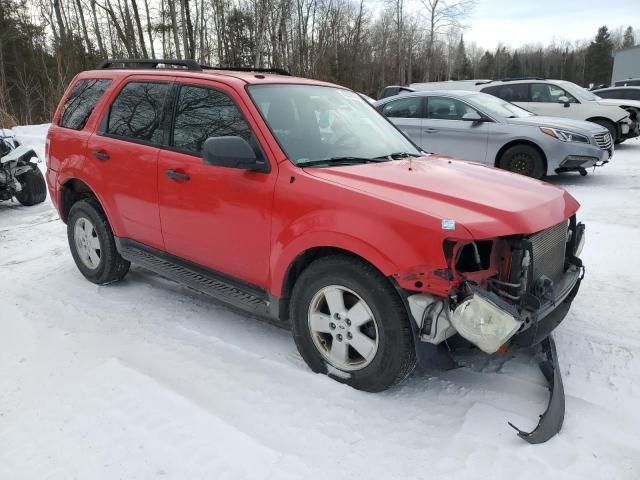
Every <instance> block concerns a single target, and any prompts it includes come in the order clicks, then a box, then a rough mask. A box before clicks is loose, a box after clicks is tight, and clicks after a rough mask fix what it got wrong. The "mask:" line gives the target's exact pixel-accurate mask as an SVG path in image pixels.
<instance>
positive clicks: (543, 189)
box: [305, 155, 579, 239]
mask: <svg viewBox="0 0 640 480" xmlns="http://www.w3.org/2000/svg"><path fill="white" fill-rule="evenodd" d="M305 171H306V172H307V173H309V174H310V175H313V176H315V177H317V178H321V179H323V180H326V181H329V182H332V183H335V184H339V185H341V186H343V187H347V188H350V189H353V190H359V191H361V192H363V193H365V194H368V195H371V196H375V197H378V198H383V199H385V200H387V201H389V202H393V203H395V204H398V205H403V206H405V207H407V208H411V209H414V210H416V211H420V212H423V213H425V214H427V215H430V216H432V217H435V218H438V219H439V220H444V219H451V220H454V221H455V222H457V223H459V224H461V225H463V226H464V227H465V228H466V229H467V230H468V231H469V233H470V234H471V235H472V236H473V237H474V238H476V239H482V238H493V237H499V236H506V235H515V234H530V233H534V232H538V231H540V230H543V229H545V228H548V227H550V226H553V225H557V224H558V223H560V222H562V221H563V220H566V219H567V218H569V217H570V216H571V215H573V214H574V213H575V212H576V210H577V209H578V207H579V204H578V202H577V201H576V200H575V199H574V198H573V197H572V196H571V195H569V194H568V193H567V192H566V191H565V190H564V189H562V188H559V187H556V186H553V185H550V184H548V183H544V182H540V181H538V180H533V179H530V178H528V177H524V176H522V175H518V174H515V173H510V172H506V171H503V170H498V169H495V168H492V167H488V166H485V165H481V164H478V163H473V162H466V161H462V160H454V159H449V158H448V157H441V156H434V155H427V156H425V157H421V158H416V159H412V160H409V159H406V160H393V161H389V162H382V163H368V164H361V165H349V166H342V167H330V168H307V169H305Z"/></svg>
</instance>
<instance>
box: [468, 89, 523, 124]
mask: <svg viewBox="0 0 640 480" xmlns="http://www.w3.org/2000/svg"><path fill="white" fill-rule="evenodd" d="M467 100H469V102H471V103H473V104H474V105H475V106H476V107H478V108H479V109H480V110H483V111H484V112H485V113H487V114H489V115H491V116H493V117H502V118H526V117H532V116H533V115H534V114H533V113H531V112H530V111H528V110H525V109H524V108H520V107H518V106H517V105H514V104H513V103H509V102H507V101H505V100H502V99H501V98H498V97H494V96H493V95H489V94H488V93H476V94H474V95H469V96H468V97H467Z"/></svg>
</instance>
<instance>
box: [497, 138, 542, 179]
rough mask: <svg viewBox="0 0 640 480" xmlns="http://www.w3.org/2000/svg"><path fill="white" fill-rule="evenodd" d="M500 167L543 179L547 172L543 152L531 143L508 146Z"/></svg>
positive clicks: (501, 158)
mask: <svg viewBox="0 0 640 480" xmlns="http://www.w3.org/2000/svg"><path fill="white" fill-rule="evenodd" d="M498 167H499V168H502V169H504V170H509V171H510V172H514V173H519V174H521V175H526V176H528V177H533V178H537V179H541V178H542V177H544V176H545V174H546V173H547V172H546V168H545V161H544V158H543V157H542V154H541V153H540V151H538V149H536V148H535V147H532V146H531V145H514V146H512V147H509V148H507V149H506V150H505V151H504V152H503V154H502V156H501V157H500V160H499V161H498Z"/></svg>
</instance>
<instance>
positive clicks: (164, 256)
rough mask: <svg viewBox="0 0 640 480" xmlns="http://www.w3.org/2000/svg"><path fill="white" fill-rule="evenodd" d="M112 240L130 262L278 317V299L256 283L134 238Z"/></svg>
mask: <svg viewBox="0 0 640 480" xmlns="http://www.w3.org/2000/svg"><path fill="white" fill-rule="evenodd" d="M115 240H116V247H117V249H118V252H119V253H120V255H122V257H123V258H125V259H126V260H129V261H130V262H131V263H133V264H136V265H139V266H141V267H144V268H146V269H148V270H151V271H152V272H155V273H157V274H158V275H161V276H163V277H165V278H168V279H170V280H173V281H175V282H177V283H180V284H182V285H185V286H187V287H189V288H192V289H194V290H197V291H198V292H200V293H204V294H205V295H208V296H210V297H213V298H214V299H216V300H219V301H220V302H223V303H225V304H227V305H230V306H233V307H236V308H240V309H241V310H244V311H246V312H249V313H253V314H255V315H260V316H266V317H271V318H273V317H274V316H275V318H277V311H275V310H274V307H276V306H277V305H278V302H277V301H272V299H271V298H270V296H269V295H268V293H267V292H266V291H265V290H263V289H260V288H259V287H254V286H253V285H249V284H246V283H244V282H242V281H240V280H235V279H233V278H230V277H228V276H226V275H223V274H220V273H218V272H214V271H212V270H209V269H207V268H205V267H201V266H199V265H196V264H194V263H191V262H188V261H186V260H182V259H180V258H178V257H175V256H173V255H171V254H168V253H166V252H163V251H160V250H157V249H155V248H152V247H148V246H147V245H143V244H141V243H138V242H136V241H133V240H129V239H124V238H116V239H115Z"/></svg>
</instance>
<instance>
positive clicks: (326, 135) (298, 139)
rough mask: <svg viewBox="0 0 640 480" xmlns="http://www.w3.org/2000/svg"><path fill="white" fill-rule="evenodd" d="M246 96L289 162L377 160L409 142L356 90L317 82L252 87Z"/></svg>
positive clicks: (410, 149) (408, 148)
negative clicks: (322, 84) (341, 159)
mask: <svg viewBox="0 0 640 480" xmlns="http://www.w3.org/2000/svg"><path fill="white" fill-rule="evenodd" d="M248 90H249V94H250V95H251V98H252V100H253V102H254V103H255V105H256V106H257V108H258V110H259V111H260V114H261V115H262V117H263V118H264V120H265V122H266V123H267V126H268V127H269V129H270V130H271V132H272V133H273V135H274V137H275V138H276V140H277V141H278V143H279V144H280V146H281V148H282V149H283V150H284V152H285V153H286V155H287V157H288V158H289V160H291V161H292V162H293V163H295V164H296V165H299V166H304V164H305V163H309V162H315V161H321V160H328V159H332V158H346V157H358V158H368V159H373V158H378V157H386V156H388V155H390V154H392V153H396V152H403V153H407V154H410V155H419V154H420V151H419V150H418V149H417V148H416V147H415V146H414V144H413V143H412V142H411V141H410V140H409V139H407V138H406V137H405V136H404V135H403V134H402V133H400V132H399V131H398V129H396V128H395V127H394V126H393V125H392V124H391V123H389V121H388V120H386V119H385V118H384V117H383V116H382V115H381V114H380V113H379V112H378V111H376V110H375V109H374V108H372V107H371V105H369V104H368V103H367V102H366V101H365V100H363V99H362V98H361V97H360V96H359V95H358V94H357V93H354V92H352V91H350V90H345V89H342V88H336V87H324V86H319V85H292V84H289V85H252V86H250V87H249V89H248Z"/></svg>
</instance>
